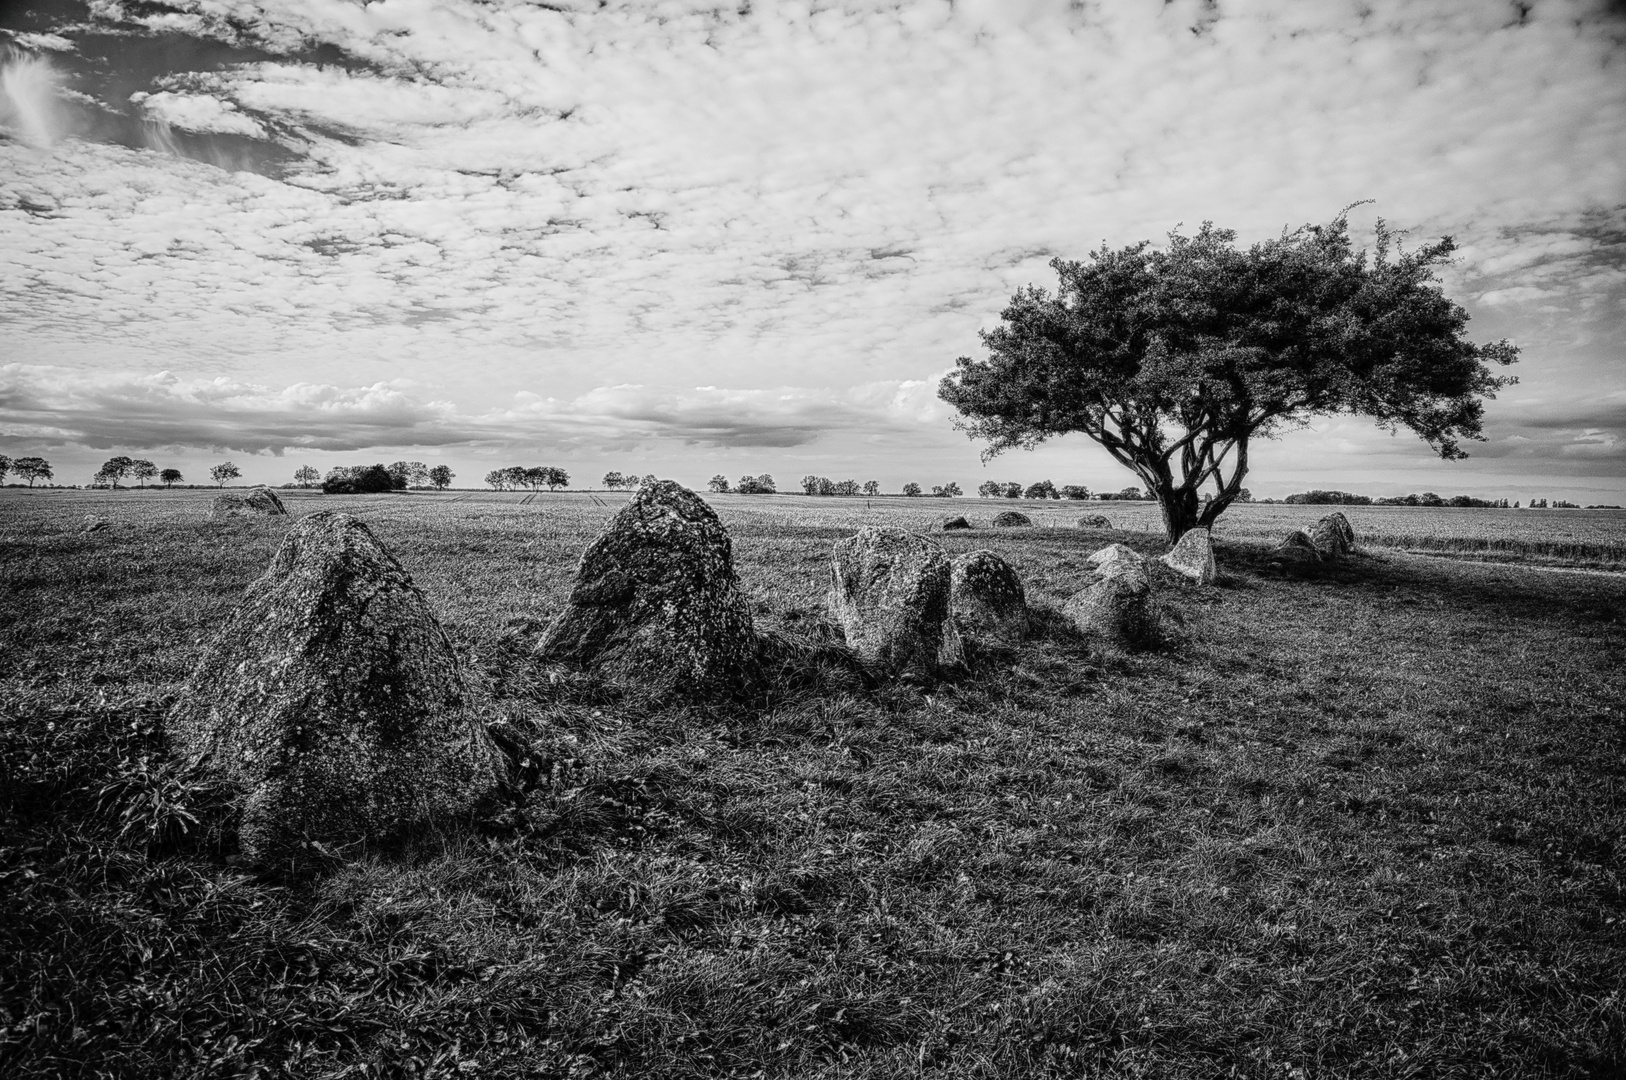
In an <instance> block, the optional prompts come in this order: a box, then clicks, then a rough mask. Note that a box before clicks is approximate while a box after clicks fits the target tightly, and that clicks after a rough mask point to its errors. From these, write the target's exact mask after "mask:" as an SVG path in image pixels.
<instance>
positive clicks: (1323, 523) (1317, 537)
mask: <svg viewBox="0 0 1626 1080" xmlns="http://www.w3.org/2000/svg"><path fill="white" fill-rule="evenodd" d="M1310 543H1311V544H1312V545H1314V546H1315V549H1316V551H1317V552H1318V553H1320V555H1321V557H1322V558H1323V559H1338V558H1342V557H1343V556H1345V555H1348V554H1349V553H1351V552H1352V551H1354V550H1355V528H1354V526H1352V525H1350V523H1349V519H1348V518H1347V517H1345V516H1344V515H1343V513H1342V512H1341V511H1338V510H1334V511H1333V512H1332V513H1330V514H1328V515H1327V516H1326V517H1324V518H1322V519H1321V520H1320V521H1318V522H1316V523H1315V528H1313V529H1311V530H1310Z"/></svg>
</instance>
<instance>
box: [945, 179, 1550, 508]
mask: <svg viewBox="0 0 1626 1080" xmlns="http://www.w3.org/2000/svg"><path fill="white" fill-rule="evenodd" d="M1346 215H1347V210H1346V211H1345V212H1343V213H1340V214H1339V215H1338V216H1337V217H1336V218H1334V219H1333V220H1332V222H1330V223H1329V224H1326V225H1306V226H1303V227H1302V228H1299V229H1295V230H1292V231H1284V232H1283V234H1282V235H1281V236H1280V237H1279V238H1277V239H1274V240H1270V241H1266V242H1263V243H1258V244H1254V245H1252V246H1250V247H1247V248H1239V247H1238V246H1237V245H1236V233H1235V232H1233V231H1232V230H1229V229H1218V228H1215V227H1214V226H1213V224H1212V223H1211V222H1204V223H1203V226H1202V228H1201V229H1199V230H1198V231H1197V233H1196V235H1194V236H1184V235H1182V234H1180V233H1179V232H1174V233H1171V234H1170V235H1169V243H1168V245H1167V247H1165V248H1161V249H1154V248H1153V247H1152V246H1151V244H1150V243H1149V242H1147V241H1142V242H1140V243H1136V244H1131V245H1129V246H1128V247H1124V248H1119V249H1116V250H1114V249H1111V248H1109V247H1107V246H1105V245H1103V246H1102V247H1101V248H1100V249H1099V250H1097V251H1095V252H1092V253H1091V254H1090V257H1089V258H1088V260H1086V261H1082V262H1075V261H1069V260H1065V259H1055V260H1053V261H1052V262H1051V264H1050V265H1051V268H1052V269H1053V270H1055V271H1056V274H1057V277H1058V278H1059V286H1058V289H1057V292H1056V293H1055V294H1051V293H1050V292H1049V291H1047V290H1046V289H1044V288H1040V287H1036V286H1031V285H1030V286H1027V287H1025V288H1023V289H1021V290H1019V291H1018V292H1017V293H1016V294H1015V296H1013V297H1012V298H1011V302H1010V304H1009V306H1007V307H1006V308H1005V310H1004V312H1003V313H1002V315H1001V324H1000V325H999V326H996V327H994V328H993V329H991V330H985V331H983V332H982V340H983V344H984V346H986V348H987V350H988V354H989V355H988V357H987V359H981V360H976V359H971V358H969V357H960V358H959V360H958V362H957V368H956V370H955V371H953V372H952V373H950V374H949V375H948V376H947V377H946V378H945V379H944V380H943V382H942V384H941V386H940V387H939V390H938V393H939V396H941V397H942V398H943V400H945V401H947V402H948V403H949V404H951V405H953V406H954V407H955V408H956V409H958V410H959V411H960V413H961V419H960V420H959V421H958V423H959V425H960V426H961V427H962V428H963V429H964V430H965V431H966V432H967V433H968V434H969V435H970V436H971V437H972V438H977V439H984V440H987V442H988V447H987V449H986V451H985V453H984V457H985V458H986V457H991V456H993V455H995V454H998V453H1000V452H1001V451H1004V450H1007V449H1010V448H1013V447H1024V448H1031V447H1033V446H1035V445H1037V444H1038V443H1040V442H1043V441H1044V440H1046V439H1049V438H1051V437H1053V436H1057V435H1064V434H1067V433H1069V432H1081V433H1083V434H1084V435H1087V436H1089V437H1090V438H1091V439H1094V440H1095V441H1096V442H1098V443H1100V444H1101V445H1102V446H1103V447H1105V448H1106V449H1107V451H1108V452H1109V453H1110V454H1112V456H1113V457H1114V458H1115V459H1117V460H1118V461H1119V462H1120V463H1122V464H1123V465H1125V466H1127V467H1129V468H1130V469H1132V470H1133V471H1134V472H1135V473H1136V475H1138V476H1139V477H1140V478H1141V480H1142V481H1143V482H1144V483H1145V484H1146V485H1147V487H1148V489H1149V491H1150V493H1151V494H1152V495H1153V496H1154V497H1156V498H1157V500H1158V502H1159V503H1161V504H1162V508H1163V518H1164V524H1165V526H1166V528H1167V530H1168V533H1169V538H1170V539H1171V540H1174V539H1178V538H1179V537H1180V536H1181V535H1182V534H1183V533H1185V532H1186V531H1187V530H1188V529H1190V528H1192V527H1195V526H1203V527H1207V526H1209V525H1211V524H1212V523H1213V521H1214V520H1215V519H1216V518H1218V517H1219V515H1220V514H1221V513H1222V512H1223V511H1224V510H1225V508H1226V507H1227V506H1229V505H1230V504H1231V503H1232V502H1234V501H1235V500H1236V499H1237V497H1238V495H1239V494H1240V492H1241V491H1242V478H1243V477H1244V476H1245V475H1246V473H1247V470H1248V445H1249V441H1250V440H1251V439H1253V438H1254V437H1256V436H1264V437H1272V436H1275V435H1278V434H1280V433H1281V432H1283V431H1285V430H1290V429H1292V428H1294V427H1297V426H1302V425H1303V424H1304V423H1305V422H1306V421H1308V419H1309V418H1310V417H1312V416H1318V415H1331V414H1338V413H1344V414H1358V415H1365V416H1370V417H1372V418H1374V419H1375V420H1376V421H1377V422H1378V424H1379V425H1380V426H1382V427H1385V428H1387V429H1389V430H1390V431H1396V430H1398V429H1399V428H1401V427H1405V428H1409V429H1410V430H1412V431H1414V432H1416V433H1417V435H1418V436H1420V437H1421V438H1422V439H1423V441H1424V442H1426V443H1427V444H1428V445H1429V446H1430V447H1431V448H1432V449H1433V450H1434V451H1435V452H1436V453H1438V454H1439V455H1440V456H1441V457H1442V458H1446V459H1451V458H1460V457H1466V456H1467V455H1466V453H1465V452H1464V451H1463V449H1462V446H1461V443H1462V441H1463V440H1472V439H1481V438H1482V437H1483V436H1482V434H1481V422H1482V417H1483V409H1484V399H1485V398H1488V397H1493V396H1494V395H1495V392H1496V390H1498V389H1500V388H1501V387H1502V386H1505V385H1507V384H1508V383H1511V382H1513V381H1514V380H1513V379H1512V378H1511V377H1509V376H1497V375H1494V374H1493V373H1492V369H1491V365H1506V364H1511V363H1512V362H1513V361H1514V360H1515V359H1516V358H1517V356H1518V350H1517V348H1515V347H1514V346H1513V345H1511V344H1509V343H1508V342H1506V341H1500V342H1496V343H1494V344H1489V345H1476V344H1474V343H1472V342H1470V341H1468V340H1466V339H1465V338H1464V337H1463V332H1464V329H1465V327H1466V325H1467V322H1468V315H1467V312H1465V311H1464V310H1463V309H1462V307H1461V306H1460V305H1458V304H1456V303H1455V302H1453V301H1452V300H1450V299H1449V298H1447V297H1446V296H1445V295H1444V293H1443V292H1442V291H1441V290H1440V288H1439V282H1438V278H1437V277H1436V275H1435V268H1436V267H1438V266H1439V265H1441V264H1442V263H1444V262H1445V261H1446V260H1447V259H1448V258H1449V256H1450V254H1451V252H1452V251H1453V250H1454V249H1455V245H1454V244H1453V242H1452V240H1451V238H1450V237H1446V238H1444V239H1442V240H1439V241H1438V242H1435V243H1432V244H1425V245H1423V246H1421V247H1418V248H1415V249H1412V250H1405V249H1404V248H1402V246H1401V245H1400V244H1399V243H1398V242H1397V241H1396V237H1395V234H1394V233H1392V232H1391V231H1390V230H1389V229H1388V228H1387V227H1386V226H1385V225H1384V223H1383V222H1382V221H1379V222H1378V225H1377V231H1376V243H1375V245H1374V247H1373V248H1372V249H1371V250H1366V249H1358V248H1357V247H1356V246H1355V244H1354V243H1353V242H1352V240H1351V238H1350V234H1349V223H1348V219H1347V216H1346ZM1205 485H1211V490H1210V491H1209V492H1208V493H1209V494H1211V495H1212V499H1211V500H1210V501H1208V502H1206V503H1204V502H1203V499H1202V494H1203V490H1204V486H1205Z"/></svg>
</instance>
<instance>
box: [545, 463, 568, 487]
mask: <svg viewBox="0 0 1626 1080" xmlns="http://www.w3.org/2000/svg"><path fill="white" fill-rule="evenodd" d="M542 483H544V484H546V485H547V487H548V490H549V491H556V490H558V489H559V488H562V487H569V486H570V474H569V473H567V472H565V471H564V470H563V469H561V468H558V467H557V466H554V465H544V466H542Z"/></svg>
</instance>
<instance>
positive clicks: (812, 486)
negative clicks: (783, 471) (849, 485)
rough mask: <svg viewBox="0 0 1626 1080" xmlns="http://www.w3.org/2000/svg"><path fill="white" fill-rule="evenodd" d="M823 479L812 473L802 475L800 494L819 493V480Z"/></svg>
mask: <svg viewBox="0 0 1626 1080" xmlns="http://www.w3.org/2000/svg"><path fill="white" fill-rule="evenodd" d="M823 479H824V478H823V477H820V476H814V475H813V474H812V473H808V474H807V475H806V476H804V477H802V494H804V495H817V494H818V493H819V482H820V481H821V480H823Z"/></svg>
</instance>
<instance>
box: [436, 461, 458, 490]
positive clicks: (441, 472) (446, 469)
mask: <svg viewBox="0 0 1626 1080" xmlns="http://www.w3.org/2000/svg"><path fill="white" fill-rule="evenodd" d="M456 475H457V474H456V473H454V472H453V471H452V468H451V466H450V465H436V466H435V467H434V468H433V469H430V470H429V482H430V483H431V484H434V485H435V488H436V490H438V491H445V490H446V489H447V488H449V487H451V486H452V478H453V477H454V476H456Z"/></svg>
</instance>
